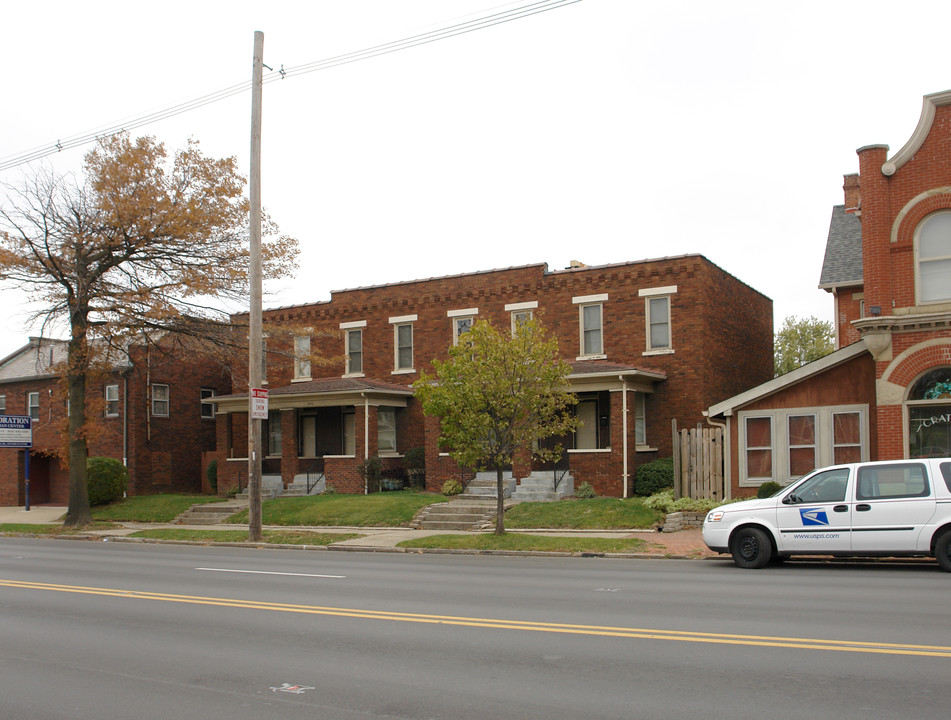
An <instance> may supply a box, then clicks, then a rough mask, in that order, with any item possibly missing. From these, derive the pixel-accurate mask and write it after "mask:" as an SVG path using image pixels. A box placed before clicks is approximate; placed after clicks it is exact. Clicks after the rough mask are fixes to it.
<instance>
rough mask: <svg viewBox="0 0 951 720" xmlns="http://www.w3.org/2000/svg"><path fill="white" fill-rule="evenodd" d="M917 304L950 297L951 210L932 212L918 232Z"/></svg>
mask: <svg viewBox="0 0 951 720" xmlns="http://www.w3.org/2000/svg"><path fill="white" fill-rule="evenodd" d="M915 261H916V262H915V286H916V289H917V296H918V303H919V304H926V303H935V302H947V301H948V300H951V210H941V211H939V212H936V213H932V214H931V215H929V216H928V217H926V218H925V219H924V220H922V221H921V224H920V225H919V226H918V228H917V230H916V231H915Z"/></svg>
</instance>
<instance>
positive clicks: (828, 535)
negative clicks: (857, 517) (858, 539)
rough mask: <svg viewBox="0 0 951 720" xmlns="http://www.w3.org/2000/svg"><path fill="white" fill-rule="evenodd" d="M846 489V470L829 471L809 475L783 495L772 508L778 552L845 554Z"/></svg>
mask: <svg viewBox="0 0 951 720" xmlns="http://www.w3.org/2000/svg"><path fill="white" fill-rule="evenodd" d="M848 489H849V469H848V468H832V469H830V470H823V471H820V472H817V473H815V474H813V475H811V476H809V477H808V478H807V479H805V480H804V481H803V482H801V483H799V484H798V485H797V486H796V487H795V488H793V489H792V490H791V491H790V492H788V493H786V495H785V496H783V498H782V501H781V503H780V504H779V506H778V507H777V509H776V521H777V524H778V526H779V545H780V547H779V551H780V552H784V551H785V552H797V553H801V552H814V553H816V554H817V555H821V554H825V553H836V552H848V551H849V550H850V549H851V518H852V507H851V504H850V503H849V502H848V501H847V500H846V498H847V497H848Z"/></svg>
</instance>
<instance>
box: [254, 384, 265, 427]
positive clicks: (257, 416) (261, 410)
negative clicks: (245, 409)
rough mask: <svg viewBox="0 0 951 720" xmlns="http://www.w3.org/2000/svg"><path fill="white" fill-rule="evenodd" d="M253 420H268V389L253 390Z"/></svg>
mask: <svg viewBox="0 0 951 720" xmlns="http://www.w3.org/2000/svg"><path fill="white" fill-rule="evenodd" d="M251 419H252V420H267V388H251Z"/></svg>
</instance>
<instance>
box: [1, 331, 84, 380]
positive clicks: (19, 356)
mask: <svg viewBox="0 0 951 720" xmlns="http://www.w3.org/2000/svg"><path fill="white" fill-rule="evenodd" d="M66 344H67V343H66V341H65V340H55V339H53V338H44V337H31V338H30V341H29V342H28V343H27V344H26V345H24V346H23V347H21V348H20V349H19V350H16V351H14V352H13V353H11V354H10V355H7V357H5V358H3V359H2V360H0V382H12V381H16V380H32V379H36V378H41V377H51V376H52V375H53V371H52V369H51V368H52V367H53V366H55V365H57V364H59V363H61V362H63V361H64V360H66Z"/></svg>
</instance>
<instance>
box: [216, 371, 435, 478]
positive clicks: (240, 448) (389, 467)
mask: <svg viewBox="0 0 951 720" xmlns="http://www.w3.org/2000/svg"><path fill="white" fill-rule="evenodd" d="M268 394H269V398H268V419H267V420H266V421H265V422H264V423H263V427H262V445H263V452H264V458H263V459H262V475H263V476H264V479H265V486H268V485H270V486H273V487H274V488H275V490H279V491H280V490H283V489H286V488H288V487H291V486H294V487H301V486H303V487H305V488H306V489H307V491H309V492H314V491H315V490H316V491H322V490H323V489H324V488H326V486H328V485H329V486H332V487H333V488H334V489H335V490H336V491H338V492H344V493H366V492H373V491H375V490H376V488H371V487H368V485H367V482H366V481H365V479H364V477H363V476H362V474H361V472H360V466H361V464H362V463H363V462H364V461H365V460H366V459H367V458H370V457H374V456H376V457H379V458H380V459H381V461H382V463H383V469H384V473H383V474H384V476H385V475H387V473H389V474H397V473H398V472H400V471H401V469H402V457H403V453H405V452H406V451H407V450H409V449H410V448H412V447H418V446H422V444H423V427H422V422H421V418H419V419H417V418H415V417H414V413H413V412H412V410H411V409H410V408H409V405H410V403H411V401H412V395H413V393H412V389H410V388H408V387H406V386H404V385H397V384H394V383H386V382H381V381H375V380H368V379H365V378H328V379H319V380H309V381H307V382H298V383H292V384H291V385H286V386H284V387H279V388H271V389H270V392H269V393H268ZM215 404H216V406H217V412H216V418H217V432H218V445H217V447H218V493H219V494H227V492H228V490H229V489H230V488H233V487H238V488H239V490H242V489H243V488H244V487H245V486H246V484H247V473H248V452H249V448H248V397H247V395H245V394H234V395H228V396H221V397H217V398H215Z"/></svg>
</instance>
